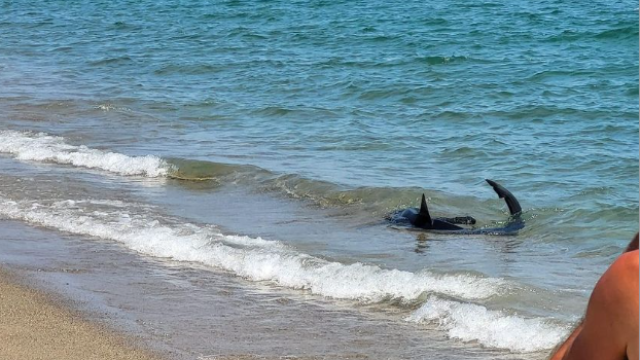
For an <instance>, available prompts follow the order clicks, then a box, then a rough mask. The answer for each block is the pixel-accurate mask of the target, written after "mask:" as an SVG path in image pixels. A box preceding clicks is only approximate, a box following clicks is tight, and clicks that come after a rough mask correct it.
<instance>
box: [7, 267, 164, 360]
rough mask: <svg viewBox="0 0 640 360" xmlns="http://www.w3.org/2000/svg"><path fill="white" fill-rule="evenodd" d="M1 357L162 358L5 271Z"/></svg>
mask: <svg viewBox="0 0 640 360" xmlns="http://www.w3.org/2000/svg"><path fill="white" fill-rule="evenodd" d="M0 339H1V342H2V346H0V358H2V359H50V360H54V359H65V360H74V359H83V360H86V359H122V360H125V359H126V360H128V359H137V360H142V359H159V357H158V356H156V355H154V354H151V353H150V352H148V351H145V350H141V349H140V348H139V347H138V346H137V345H136V344H133V343H132V342H131V339H126V338H125V337H123V336H121V335H119V334H116V333H114V332H113V331H112V330H110V329H107V328H105V327H104V326H102V325H100V324H96V323H93V322H89V321H87V320H85V319H83V317H82V315H81V314H79V313H78V312H76V311H74V310H73V309H70V308H69V307H67V306H65V305H64V304H62V303H61V302H60V301H56V300H55V299H54V298H52V297H51V296H48V295H47V294H44V293H42V292H41V291H39V290H34V289H32V288H29V287H27V286H25V285H23V284H21V283H20V281H18V279H17V278H16V276H14V275H13V274H11V273H10V272H8V271H7V269H6V268H3V267H0Z"/></svg>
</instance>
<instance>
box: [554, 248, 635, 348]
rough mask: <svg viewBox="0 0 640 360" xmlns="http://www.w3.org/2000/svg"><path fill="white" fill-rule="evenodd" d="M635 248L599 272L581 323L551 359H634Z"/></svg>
mask: <svg viewBox="0 0 640 360" xmlns="http://www.w3.org/2000/svg"><path fill="white" fill-rule="evenodd" d="M637 338H638V251H632V252H627V253H625V254H623V255H621V256H620V257H619V258H618V259H617V260H616V261H615V262H614V263H613V264H612V265H611V266H610V267H609V269H608V270H607V271H606V272H605V273H604V275H602V277H601V278H600V280H599V281H598V283H597V284H596V287H595V288H594V290H593V293H592V294H591V298H590V299H589V305H588V306H587V313H586V316H585V319H584V321H583V323H582V324H581V325H580V326H578V328H576V330H574V332H573V333H572V334H571V336H570V337H569V339H567V341H565V343H564V344H562V346H561V347H560V348H559V349H558V351H557V352H556V353H555V354H554V355H553V356H552V357H551V359H552V360H591V359H593V360H598V359H621V360H622V359H626V358H627V355H628V354H629V355H630V358H634V359H637V358H638V357H637V356H638V355H637V348H636V349H635V350H634V349H633V346H637Z"/></svg>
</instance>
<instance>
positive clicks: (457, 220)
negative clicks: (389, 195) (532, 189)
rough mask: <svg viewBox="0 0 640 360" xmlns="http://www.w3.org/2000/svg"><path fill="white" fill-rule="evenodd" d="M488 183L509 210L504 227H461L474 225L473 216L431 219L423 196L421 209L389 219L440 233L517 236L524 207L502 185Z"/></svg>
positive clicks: (389, 218) (406, 211) (522, 225)
mask: <svg viewBox="0 0 640 360" xmlns="http://www.w3.org/2000/svg"><path fill="white" fill-rule="evenodd" d="M486 181H487V183H489V185H491V187H493V190H494V191H495V192H496V193H497V194H498V197H499V198H501V199H504V201H505V202H506V203H507V207H508V208H509V213H510V214H511V217H510V218H509V220H508V221H507V223H506V224H505V226H503V227H495V228H479V229H474V228H468V227H462V226H460V225H474V224H475V223H476V219H474V218H472V217H471V216H458V217H453V218H446V217H431V214H430V213H429V208H428V207H427V200H426V198H425V196H424V194H422V202H421V204H420V209H416V208H409V209H403V210H397V211H395V212H393V213H391V214H389V215H388V216H387V219H388V220H389V221H391V222H392V223H394V224H402V223H409V224H411V225H413V226H414V227H417V228H420V229H423V230H427V231H433V232H440V233H452V234H468V235H473V234H486V235H516V234H517V233H518V230H520V229H522V228H524V221H523V220H522V218H521V214H522V207H520V203H519V202H518V200H517V199H516V197H515V196H513V194H512V193H511V192H510V191H509V190H507V189H505V188H504V187H503V186H502V185H500V184H498V183H497V182H495V181H493V180H489V179H486Z"/></svg>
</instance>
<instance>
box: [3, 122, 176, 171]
mask: <svg viewBox="0 0 640 360" xmlns="http://www.w3.org/2000/svg"><path fill="white" fill-rule="evenodd" d="M0 152H2V153H9V154H13V155H15V156H16V158H17V159H18V160H26V161H39V162H53V163H58V164H67V165H73V166H78V167H84V168H89V169H100V170H104V171H108V172H111V173H114V174H118V175H137V176H146V177H160V176H164V175H166V174H167V172H168V171H169V168H170V166H169V165H168V164H167V163H166V162H165V161H164V160H162V159H160V158H158V157H156V156H152V155H147V156H127V155H124V154H119V153H114V152H108V151H102V150H97V149H91V148H88V147H86V146H83V145H81V146H75V145H70V144H67V143H65V142H64V139H63V138H61V137H57V136H50V135H47V134H43V133H38V134H35V133H29V132H18V131H12V130H2V131H0Z"/></svg>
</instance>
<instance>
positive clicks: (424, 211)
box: [418, 194, 431, 224]
mask: <svg viewBox="0 0 640 360" xmlns="http://www.w3.org/2000/svg"><path fill="white" fill-rule="evenodd" d="M418 216H420V218H422V219H423V220H424V221H426V222H428V223H429V224H430V223H431V215H430V214H429V208H428V207H427V198H426V197H425V196H424V194H422V202H420V213H419V214H418Z"/></svg>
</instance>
